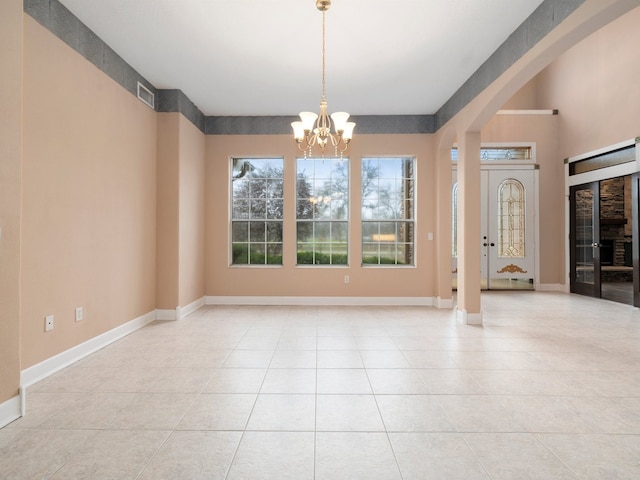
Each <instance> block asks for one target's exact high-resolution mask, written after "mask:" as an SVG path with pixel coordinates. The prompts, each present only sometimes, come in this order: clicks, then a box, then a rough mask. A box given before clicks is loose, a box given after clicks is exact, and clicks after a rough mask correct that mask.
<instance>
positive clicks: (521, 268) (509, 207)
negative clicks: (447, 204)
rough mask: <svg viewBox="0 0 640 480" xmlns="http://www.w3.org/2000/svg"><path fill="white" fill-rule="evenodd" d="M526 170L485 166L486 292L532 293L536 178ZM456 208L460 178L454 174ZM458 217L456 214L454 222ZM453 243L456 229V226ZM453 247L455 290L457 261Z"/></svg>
mask: <svg viewBox="0 0 640 480" xmlns="http://www.w3.org/2000/svg"><path fill="white" fill-rule="evenodd" d="M535 173H536V172H535V170H533V168H532V167H531V166H528V167H527V168H513V167H509V168H489V167H485V166H483V168H482V170H481V172H480V175H481V176H480V181H481V218H480V221H481V227H480V228H481V234H480V236H481V238H480V239H479V247H480V249H481V250H480V251H481V264H480V276H481V287H482V288H483V289H492V288H493V289H532V288H533V286H534V281H535V257H536V245H535V241H536V235H535V229H536V219H535V214H536V210H535V203H536V175H535ZM453 181H454V188H453V202H454V205H453V208H454V209H455V208H456V204H457V201H456V198H455V197H456V195H457V187H456V185H455V184H456V181H457V176H456V172H455V171H454V174H453ZM456 218H457V215H456V214H455V211H454V221H455V220H456ZM453 231H454V242H455V240H456V238H455V237H456V235H455V232H456V227H455V226H454V229H453ZM456 250H457V249H456V248H455V245H454V255H453V262H452V267H453V268H452V271H453V278H454V286H455V283H456V277H457V258H456Z"/></svg>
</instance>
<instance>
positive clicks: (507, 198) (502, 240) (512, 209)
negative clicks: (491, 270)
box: [498, 178, 526, 258]
mask: <svg viewBox="0 0 640 480" xmlns="http://www.w3.org/2000/svg"><path fill="white" fill-rule="evenodd" d="M524 193H525V192H524V185H523V184H522V183H520V182H519V181H518V180H516V179H514V178H508V179H506V180H505V181H504V182H502V183H501V184H500V186H499V187H498V257H501V258H505V257H507V258H522V257H524V256H525V242H524V239H525V225H526V223H525V209H524V198H525V196H524Z"/></svg>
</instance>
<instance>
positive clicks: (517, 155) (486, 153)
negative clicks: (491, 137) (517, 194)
mask: <svg viewBox="0 0 640 480" xmlns="http://www.w3.org/2000/svg"><path fill="white" fill-rule="evenodd" d="M531 159H532V156H531V147H482V148H481V149H480V160H482V161H489V160H506V161H512V160H531ZM451 160H453V161H454V162H456V161H457V160H458V149H457V148H452V149H451Z"/></svg>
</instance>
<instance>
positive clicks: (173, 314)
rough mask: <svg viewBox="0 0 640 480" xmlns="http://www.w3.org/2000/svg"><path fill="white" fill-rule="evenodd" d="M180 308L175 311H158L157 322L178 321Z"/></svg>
mask: <svg viewBox="0 0 640 480" xmlns="http://www.w3.org/2000/svg"><path fill="white" fill-rule="evenodd" d="M179 308H180V307H176V309H175V310H169V309H160V308H158V309H157V310H156V320H176V319H177V310H178V309H179Z"/></svg>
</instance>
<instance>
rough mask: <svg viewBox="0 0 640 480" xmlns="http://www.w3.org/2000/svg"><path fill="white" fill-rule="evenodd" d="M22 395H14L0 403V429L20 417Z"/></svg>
mask: <svg viewBox="0 0 640 480" xmlns="http://www.w3.org/2000/svg"><path fill="white" fill-rule="evenodd" d="M21 397H22V395H16V396H15V397H13V398H10V399H9V400H7V401H6V402H2V403H0V428H2V427H4V426H6V425H9V424H10V423H11V422H13V421H14V420H17V419H18V418H20V417H21V416H22V398H21Z"/></svg>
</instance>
